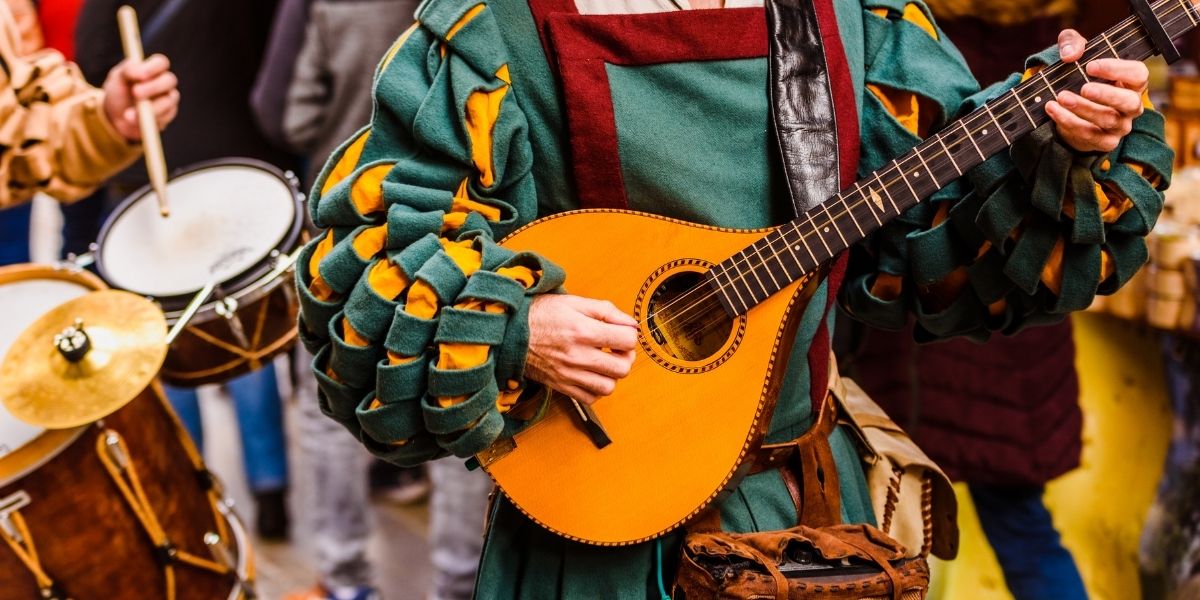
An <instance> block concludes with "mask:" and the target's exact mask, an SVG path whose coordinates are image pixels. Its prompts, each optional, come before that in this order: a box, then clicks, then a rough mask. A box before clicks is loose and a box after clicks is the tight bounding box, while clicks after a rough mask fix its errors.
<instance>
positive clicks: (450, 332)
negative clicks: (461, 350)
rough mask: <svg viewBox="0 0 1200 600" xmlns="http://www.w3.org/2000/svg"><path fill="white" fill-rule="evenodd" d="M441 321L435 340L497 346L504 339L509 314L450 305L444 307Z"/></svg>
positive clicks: (440, 342) (438, 341)
mask: <svg viewBox="0 0 1200 600" xmlns="http://www.w3.org/2000/svg"><path fill="white" fill-rule="evenodd" d="M440 321H441V323H440V324H439V325H438V329H437V334H435V335H434V338H433V341H434V342H437V343H439V344H442V343H446V342H450V343H453V344H486V345H488V346H495V345H496V344H499V343H500V342H501V341H503V340H504V328H505V327H506V326H507V325H508V315H507V314H505V313H489V312H484V311H481V310H469V309H462V308H454V307H453V306H448V307H446V308H443V309H442V312H441V315H440Z"/></svg>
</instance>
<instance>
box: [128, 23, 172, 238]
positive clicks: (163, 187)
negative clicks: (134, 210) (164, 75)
mask: <svg viewBox="0 0 1200 600" xmlns="http://www.w3.org/2000/svg"><path fill="white" fill-rule="evenodd" d="M117 25H118V26H119V27H120V28H121V45H122V46H124V47H125V58H127V59H129V60H131V61H134V62H138V63H140V62H142V61H143V60H145V59H146V57H145V53H144V52H143V51H142V34H141V31H139V28H138V21H137V11H135V10H134V9H133V7H132V6H129V5H125V6H122V7H121V8H120V9H118V10H117ZM137 116H138V125H139V127H140V128H141V130H142V148H143V149H144V150H145V152H146V172H147V173H149V175H150V185H151V187H153V188H154V194H155V195H156V196H158V212H159V213H160V214H161V215H162V216H164V217H167V216H170V214H171V210H170V208H169V207H168V205H167V161H166V158H165V157H164V156H163V147H162V138H161V137H159V135H158V121H157V120H156V119H155V118H154V107H153V106H151V104H150V101H149V100H138V102H137Z"/></svg>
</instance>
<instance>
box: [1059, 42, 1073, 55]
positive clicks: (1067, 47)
mask: <svg viewBox="0 0 1200 600" xmlns="http://www.w3.org/2000/svg"><path fill="white" fill-rule="evenodd" d="M1062 53H1063V54H1074V53H1075V45H1074V44H1063V46H1062Z"/></svg>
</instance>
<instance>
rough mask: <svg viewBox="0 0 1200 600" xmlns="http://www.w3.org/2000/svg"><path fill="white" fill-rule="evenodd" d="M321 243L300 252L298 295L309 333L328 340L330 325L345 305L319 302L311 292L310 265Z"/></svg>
mask: <svg viewBox="0 0 1200 600" xmlns="http://www.w3.org/2000/svg"><path fill="white" fill-rule="evenodd" d="M319 243H320V239H319V238H318V239H316V240H313V241H311V242H309V243H307V244H305V245H304V248H303V249H301V250H300V257H299V258H298V259H297V261H296V264H297V267H296V293H297V294H298V295H299V297H300V318H301V320H303V321H304V322H306V323H308V324H309V332H310V333H311V334H312V336H313V338H314V339H320V340H327V339H328V334H327V332H328V330H329V328H328V323H329V322H330V321H331V320H333V316H334V315H336V314H337V313H338V312H340V311H341V310H342V304H343V303H342V302H337V301H335V302H325V301H323V300H318V299H317V297H316V296H314V295H313V294H312V292H311V291H310V290H309V285H310V284H312V278H311V277H309V271H308V265H309V263H310V262H311V261H312V256H313V252H314V251H315V250H316V247H317V244H319Z"/></svg>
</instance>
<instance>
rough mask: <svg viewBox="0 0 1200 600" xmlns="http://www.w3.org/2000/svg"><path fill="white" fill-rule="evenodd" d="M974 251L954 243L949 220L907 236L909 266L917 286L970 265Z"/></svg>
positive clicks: (929, 282)
mask: <svg viewBox="0 0 1200 600" xmlns="http://www.w3.org/2000/svg"><path fill="white" fill-rule="evenodd" d="M976 252H977V251H971V250H969V249H966V248H963V247H962V246H961V245H960V244H958V243H957V242H955V240H954V236H953V235H952V234H951V229H950V222H949V221H946V222H944V223H942V224H940V225H938V226H937V227H933V228H931V229H927V230H925V231H917V232H914V233H910V234H909V235H908V256H909V257H910V259H909V264H910V265H911V266H912V276H913V280H914V281H916V282H917V285H929V284H932V283H936V282H938V281H941V280H942V279H945V278H946V277H947V276H948V275H950V273H952V272H954V270H955V269H957V268H959V267H961V266H963V265H967V264H970V263H971V261H972V260H974V258H975V254H976Z"/></svg>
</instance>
